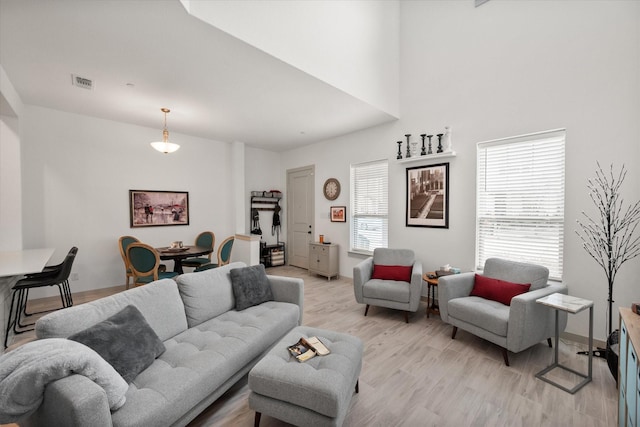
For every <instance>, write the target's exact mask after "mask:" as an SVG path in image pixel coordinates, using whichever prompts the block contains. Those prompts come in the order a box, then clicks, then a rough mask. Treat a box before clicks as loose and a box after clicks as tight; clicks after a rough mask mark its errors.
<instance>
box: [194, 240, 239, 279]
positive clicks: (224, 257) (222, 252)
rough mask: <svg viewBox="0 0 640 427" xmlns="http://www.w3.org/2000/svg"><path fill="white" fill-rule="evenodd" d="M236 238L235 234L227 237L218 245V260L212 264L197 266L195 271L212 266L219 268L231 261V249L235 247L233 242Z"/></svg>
mask: <svg viewBox="0 0 640 427" xmlns="http://www.w3.org/2000/svg"><path fill="white" fill-rule="evenodd" d="M234 240H235V237H234V236H230V237H227V238H226V239H224V240H223V241H222V243H220V246H218V262H217V263H211V264H204V265H201V266H200V267H197V268H196V269H195V271H204V270H209V269H211V268H218V267H221V266H223V265H227V264H229V263H230V262H231V250H232V249H233V242H234Z"/></svg>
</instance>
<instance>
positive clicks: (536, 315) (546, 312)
mask: <svg viewBox="0 0 640 427" xmlns="http://www.w3.org/2000/svg"><path fill="white" fill-rule="evenodd" d="M556 292H558V293H561V294H565V295H566V294H567V293H568V288H567V286H566V285H562V284H552V285H548V286H545V287H544V288H541V289H536V290H534V291H531V292H526V293H524V294H520V295H518V296H516V297H514V298H513V299H512V300H511V307H510V309H509V329H508V331H507V350H511V351H514V352H518V351H521V350H524V349H526V348H528V347H530V346H532V345H533V344H535V343H538V342H540V341H542V340H545V339H547V338H551V337H553V336H554V335H555V313H554V311H555V310H553V309H551V308H549V307H547V306H545V305H543V304H538V303H537V302H536V300H537V299H538V298H542V297H545V296H547V295H551V294H553V293H556ZM566 326H567V313H566V312H562V311H561V312H560V313H559V316H558V327H559V331H560V332H562V331H564V329H565V328H566Z"/></svg>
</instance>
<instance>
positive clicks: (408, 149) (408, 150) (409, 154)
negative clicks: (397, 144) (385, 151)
mask: <svg viewBox="0 0 640 427" xmlns="http://www.w3.org/2000/svg"><path fill="white" fill-rule="evenodd" d="M405 136H406V137H407V154H406V155H405V156H404V157H405V158H407V159H408V158H409V157H411V147H410V146H409V137H411V134H410V133H408V134H406V135H405Z"/></svg>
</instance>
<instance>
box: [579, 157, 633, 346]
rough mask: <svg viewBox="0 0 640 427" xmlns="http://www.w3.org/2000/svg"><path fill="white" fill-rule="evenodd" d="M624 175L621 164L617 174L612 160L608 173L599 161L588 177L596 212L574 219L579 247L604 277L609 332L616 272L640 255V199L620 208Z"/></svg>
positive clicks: (623, 168)
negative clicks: (599, 268) (594, 171)
mask: <svg viewBox="0 0 640 427" xmlns="http://www.w3.org/2000/svg"><path fill="white" fill-rule="evenodd" d="M626 176H627V171H626V170H625V167H624V165H622V168H621V169H620V172H619V173H618V174H617V175H616V174H615V173H614V171H613V164H612V165H611V167H610V169H609V173H608V174H605V172H604V171H603V170H602V167H601V166H600V163H598V170H597V171H596V177H595V178H593V179H589V180H587V189H588V190H589V197H590V198H591V201H593V204H594V205H595V207H596V210H597V213H598V215H597V217H596V219H593V218H592V217H590V216H589V215H587V214H586V213H585V212H584V211H583V212H582V216H583V217H584V218H583V219H582V220H580V219H578V220H576V222H577V223H578V225H579V226H580V228H581V229H582V231H581V232H580V231H577V230H576V234H577V235H578V236H579V237H580V240H582V247H583V248H584V250H585V251H586V252H587V254H589V256H590V257H591V258H593V259H594V260H595V261H596V262H597V263H598V265H599V266H600V267H602V269H603V270H604V273H605V276H606V277H607V282H608V285H609V298H608V300H607V301H608V302H609V324H608V328H607V331H608V334H611V304H612V303H613V299H612V296H613V283H614V281H615V279H616V275H617V274H618V271H619V270H620V267H622V265H623V264H624V263H625V262H627V261H630V260H632V259H634V258H636V257H638V256H640V235H636V231H637V230H638V224H639V223H640V200H639V201H637V202H635V203H634V204H632V205H630V206H628V207H627V208H626V209H624V208H623V204H624V200H623V199H622V198H621V197H620V189H621V187H622V184H623V182H624V179H625V177H626ZM634 236H635V237H634Z"/></svg>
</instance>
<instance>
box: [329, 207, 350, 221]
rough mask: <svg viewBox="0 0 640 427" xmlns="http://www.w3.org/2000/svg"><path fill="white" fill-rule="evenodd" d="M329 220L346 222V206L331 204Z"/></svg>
mask: <svg viewBox="0 0 640 427" xmlns="http://www.w3.org/2000/svg"><path fill="white" fill-rule="evenodd" d="M330 214H331V215H330V216H331V222H347V207H346V206H331V211H330Z"/></svg>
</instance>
